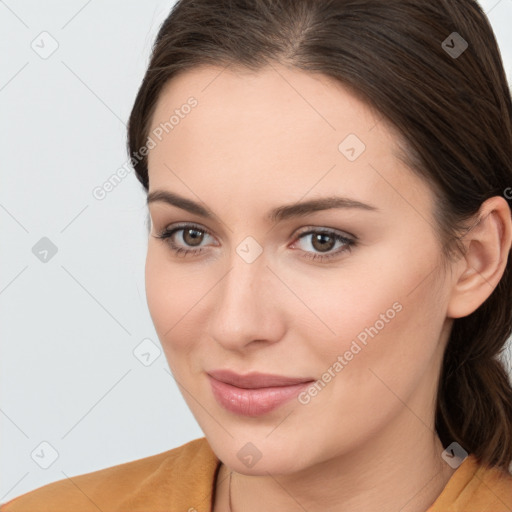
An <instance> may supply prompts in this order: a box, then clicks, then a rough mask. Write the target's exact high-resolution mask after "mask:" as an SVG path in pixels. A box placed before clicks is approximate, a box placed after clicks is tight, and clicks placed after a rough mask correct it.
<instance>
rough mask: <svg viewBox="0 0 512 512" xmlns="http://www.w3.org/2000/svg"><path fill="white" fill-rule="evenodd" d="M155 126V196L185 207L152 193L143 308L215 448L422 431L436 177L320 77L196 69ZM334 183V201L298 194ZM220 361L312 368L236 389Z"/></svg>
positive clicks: (265, 467) (429, 376) (270, 447)
mask: <svg viewBox="0 0 512 512" xmlns="http://www.w3.org/2000/svg"><path fill="white" fill-rule="evenodd" d="M191 97H192V99H191ZM172 116H173V117H172ZM170 119H171V120H170ZM149 135H150V137H151V138H152V139H153V143H152V144H151V146H154V147H152V149H151V151H150V153H149V157H148V164H149V193H150V194H153V195H155V193H156V192H157V191H159V192H166V193H168V194H174V195H176V196H180V197H182V198H183V199H184V200H186V201H187V203H186V204H188V205H192V203H195V204H197V206H196V207H194V209H193V210H194V211H188V209H187V208H184V207H183V208H180V207H178V206H175V205H172V204H171V202H166V201H165V200H163V199H162V197H163V196H162V195H160V199H158V198H156V199H155V200H154V201H150V202H149V210H150V216H151V232H150V236H149V242H148V253H147V260H146V293H147V299H148V305H149V310H150V314H151V317H152V320H153V322H154V325H155V328H156V331H157V333H158V336H159V338H160V341H161V343H162V346H163V349H164V351H165V354H166V357H167V360H168V363H169V366H170V368H171V371H172V373H173V375H174V377H175V379H176V381H177V382H178V384H179V386H180V388H181V390H182V393H183V396H184V398H185V400H186V402H187V404H188V406H189V407H190V409H191V411H192V413H193V414H194V416H195V418H196V419H197V421H198V423H199V425H200V427H201V428H202V430H203V431H204V433H205V435H206V437H207V438H208V440H209V442H210V445H211V446H212V448H213V450H214V451H215V452H216V454H217V456H218V457H219V458H220V459H221V460H223V461H224V462H225V463H226V464H227V465H228V466H230V467H232V468H233V469H235V470H236V471H238V472H241V473H245V474H265V473H266V472H267V471H268V472H270V473H274V474H279V473H288V472H293V471H298V470H301V469H304V468H306V467H309V466H311V465H313V464H315V463H319V462H322V461H326V460H328V459H331V458H333V457H336V456H347V457H348V456H356V454H357V456H358V457H368V460H371V458H372V457H376V456H378V454H379V453H380V452H379V450H384V449H385V450H387V451H386V452H382V453H389V450H390V449H391V450H392V449H393V444H392V443H397V445H398V444H400V443H410V444H411V445H414V440H415V439H416V438H417V437H418V436H423V435H430V436H432V431H433V428H434V427H433V415H434V403H435V392H436V384H437V382H436V381H437V376H438V372H439V366H440V363H441V359H442V354H443V349H444V344H445V342H446V339H447V335H448V333H449V326H450V322H451V320H450V319H447V318H446V310H447V305H448V302H449V293H450V283H448V282H445V281H443V280H442V279H441V278H440V271H441V267H440V264H439V262H440V247H439V245H438V242H437V239H436V238H435V235H434V231H433V230H434V225H435V223H434V219H433V195H432V192H431V190H430V189H429V187H428V186H427V185H426V184H425V183H424V182H422V181H421V180H420V179H419V178H418V177H416V176H415V175H413V174H412V173H411V171H409V170H408V169H407V168H406V167H405V166H404V165H403V164H402V163H401V162H400V161H399V160H398V159H397V158H396V156H395V155H394V154H393V150H394V143H395V139H394V138H393V137H394V136H393V134H392V132H391V131H389V129H388V128H386V126H385V124H384V122H383V121H382V120H380V119H379V117H378V116H376V115H374V113H373V112H372V111H371V110H370V109H369V108H368V107H367V106H366V105H365V104H364V103H362V102H361V101H359V100H358V99H356V98H355V97H354V96H353V95H351V94H350V93H348V92H347V91H346V90H345V89H344V88H342V87H341V86H340V85H338V84H336V83H335V82H333V81H332V80H330V79H328V78H327V77H325V76H323V75H319V74H315V75H313V74H308V73H305V72H301V71H298V70H291V69H287V68H284V67H282V66H280V65H277V64H275V65H273V66H272V67H268V68H266V69H265V70H263V71H260V72H258V73H257V74H249V73H248V72H243V73H242V72H234V71H232V70H231V68H228V69H223V68H214V67H201V68H197V69H195V70H194V71H187V72H185V73H183V74H181V75H179V76H177V77H175V78H174V79H173V80H171V81H170V82H169V83H168V84H167V86H166V87H165V88H164V90H163V92H162V93H161V95H160V98H159V101H158V104H157V107H156V110H155V113H154V116H153V118H152V125H151V128H150V133H149ZM155 197H156V196H155ZM328 197H340V198H341V197H342V198H345V199H346V201H345V202H344V203H343V202H342V201H340V202H339V203H338V204H337V205H336V207H333V206H335V205H334V203H332V204H331V205H327V206H326V205H324V206H323V207H321V206H318V205H317V206H318V207H317V208H306V207H304V208H300V207H299V205H301V204H303V203H304V204H305V205H308V203H309V202H311V201H313V202H314V201H319V200H322V199H325V198H328ZM365 205H366V206H365ZM329 206H331V207H329ZM283 207H286V208H283ZM202 209H204V210H205V211H207V212H210V216H206V215H204V214H202V213H204V212H202V213H201V210H202ZM276 209H277V210H276ZM190 210H192V209H190ZM274 211H277V212H278V213H277V215H274V216H271V212H274ZM176 228H182V229H181V230H180V229H177V230H176V232H175V233H174V234H173V235H172V236H170V238H166V239H160V238H157V236H158V235H159V234H161V233H162V232H163V231H165V230H166V229H167V230H168V231H171V230H173V229H176ZM347 240H348V241H347ZM171 244H174V246H175V248H176V250H179V251H186V250H188V251H192V252H190V253H187V254H185V253H184V252H179V253H177V252H176V251H175V250H174V249H173V248H172V245H171ZM313 258H316V259H313ZM321 258H323V259H321ZM217 370H231V371H232V372H235V373H236V374H240V375H243V376H245V375H247V374H252V373H253V372H259V373H265V374H275V375H278V376H283V377H291V378H298V379H301V380H303V381H310V382H309V384H307V383H306V384H302V385H298V386H294V387H291V386H288V387H281V388H280V389H276V388H275V387H274V388H273V389H271V390H266V391H265V390H262V389H260V390H256V391H255V390H253V391H248V390H245V391H244V390H237V388H236V387H233V386H230V385H226V384H224V385H222V384H219V383H218V381H217V382H216V381H215V380H212V378H211V377H210V376H209V373H211V372H214V371H217ZM311 381H316V384H314V382H311ZM212 383H213V384H214V386H213V387H212ZM215 384H216V385H215ZM251 384H252V387H254V386H256V387H262V386H264V385H267V386H268V385H270V384H276V383H273V382H271V381H261V382H259V383H257V382H256V383H255V382H252V383H250V382H246V383H245V386H249V385H251ZM214 389H215V390H216V391H215V393H214ZM283 396H286V397H288V399H287V400H281V398H282V397H283ZM222 397H224V398H222ZM276 397H277V398H276ZM280 397H281V398H280ZM290 397H291V398H290ZM384 447H385V448H384Z"/></svg>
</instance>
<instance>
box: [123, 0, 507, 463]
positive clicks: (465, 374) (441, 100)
mask: <svg viewBox="0 0 512 512" xmlns="http://www.w3.org/2000/svg"><path fill="white" fill-rule="evenodd" d="M453 32H457V34H458V35H454V34H453ZM461 38H462V39H461ZM465 42H466V43H467V45H468V46H467V48H466V49H465V50H464V47H465V45H464V43H465ZM455 50H458V51H459V53H460V51H461V50H464V51H462V53H460V55H457V54H456V53H454V51H455ZM272 61H274V62H279V63H281V64H284V65H287V66H289V67H291V68H295V69H299V70H304V71H308V72H319V73H322V74H324V75H326V76H328V77H332V78H334V79H336V80H338V81H339V82H340V83H341V84H342V85H344V86H345V87H346V88H348V89H350V90H351V91H352V92H353V93H354V94H356V95H358V97H360V98H361V99H362V100H363V101H364V102H365V103H366V104H367V105H369V107H371V108H374V109H375V110H376V112H379V113H380V115H381V116H382V118H383V120H384V121H385V122H386V123H388V124H389V126H390V127H393V128H395V129H396V130H397V133H398V134H399V139H400V141H401V147H402V148H403V149H404V153H403V154H401V156H399V157H400V158H402V159H403V160H404V162H405V163H406V164H407V165H408V166H409V167H410V169H411V170H412V171H413V172H415V173H416V174H417V175H418V176H420V177H422V178H423V179H425V180H427V182H428V183H429V184H430V186H431V187H433V189H434V190H435V192H436V199H437V203H436V211H435V215H436V220H437V225H436V233H437V235H438V236H439V239H440V241H441V242H442V247H443V254H444V255H445V256H449V255H450V254H451V253H452V249H454V248H457V249H459V250H461V249H462V246H461V244H460V234H461V233H463V232H464V230H465V229H467V226H466V223H468V222H469V221H470V219H472V218H473V216H474V215H475V214H476V213H477V212H478V210H479V207H480V206H481V204H482V202H483V201H485V200H486V199H488V198H490V197H492V196H495V195H502V194H503V193H504V191H505V190H506V189H507V187H509V186H511V185H512V126H511V124H512V123H511V121H512V102H511V95H510V90H509V87H508V84H507V80H506V76H505V72H504V70H503V63H502V60H501V55H500V51H499V48H498V45H497V42H496V39H495V36H494V33H493V31H492V28H491V26H490V24H489V21H488V19H487V17H486V16H485V14H484V12H483V11H482V9H481V7H480V6H479V5H478V4H477V3H476V1H473V0H386V1H382V0H181V1H178V2H177V3H176V4H175V5H174V7H173V8H172V11H171V13H170V15H169V16H168V17H167V19H166V20H165V21H164V23H163V24H162V26H161V28H160V30H159V32H158V35H157V38H156V40H155V43H154V46H153V52H152V56H151V60H150V63H149V67H148V69H147V72H146V74H145V76H144V80H143V82H142V85H141V87H140V89H139V91H138V94H137V97H136V100H135V104H134V106H133V110H132V112H131V116H130V119H129V126H128V151H129V152H130V156H131V162H132V165H133V167H134V169H135V171H136V175H137V178H138V180H139V181H140V182H141V183H142V185H143V186H144V188H145V189H146V190H148V185H149V184H148V168H147V158H146V155H145V154H143V153H145V152H144V151H143V152H142V153H141V152H140V150H141V148H144V146H145V145H146V144H147V138H148V135H149V129H150V123H151V120H152V115H153V112H154V109H155V105H156V102H157V100H158V97H159V94H160V92H161V90H162V87H163V86H164V84H165V83H166V82H167V81H168V80H169V79H171V78H172V77H174V76H176V74H177V73H179V72H182V71H186V70H188V69H191V68H194V67H196V66H199V65H208V64H210V65H214V66H223V65H225V66H228V65H231V64H233V65H237V66H241V67H245V68H247V69H249V70H252V71H257V70H258V69H261V68H262V67H264V66H265V65H266V64H268V63H271V62H272ZM505 195H506V196H507V195H508V194H505ZM507 198H508V199H510V197H507ZM509 205H510V203H509ZM445 261H446V260H445ZM510 267H511V260H510V258H509V259H508V261H507V266H506V269H505V272H504V275H503V276H502V279H501V280H500V282H499V283H498V285H497V286H496V288H495V289H494V291H493V292H492V294H491V296H490V297H489V298H488V299H487V300H486V301H485V302H484V303H483V304H482V305H481V306H480V307H479V308H478V309H477V310H476V311H474V312H473V313H472V314H470V315H468V316H466V317H464V318H458V319H456V320H455V321H454V324H453V329H452V332H451V335H450V339H449V342H448V344H447V347H446V351H445V355H444V360H443V365H442V368H441V372H440V379H439V385H438V394H437V404H436V417H435V428H436V431H437V433H438V435H439V437H440V439H441V442H442V443H443V446H445V447H446V446H447V445H449V444H450V443H451V442H452V441H456V442H458V443H459V444H460V445H461V446H462V447H463V448H464V449H465V450H466V451H468V452H470V453H472V454H473V455H474V456H476V457H477V459H478V460H479V462H484V463H488V464H490V465H493V466H498V467H501V468H503V469H505V470H507V469H508V466H509V464H510V463H511V461H512V388H511V385H510V381H509V379H508V375H507V372H506V369H505V367H504V365H503V362H502V361H501V360H500V357H501V356H502V355H503V350H504V347H505V344H506V341H507V338H508V337H509V336H510V334H511V330H512V273H511V268H510Z"/></svg>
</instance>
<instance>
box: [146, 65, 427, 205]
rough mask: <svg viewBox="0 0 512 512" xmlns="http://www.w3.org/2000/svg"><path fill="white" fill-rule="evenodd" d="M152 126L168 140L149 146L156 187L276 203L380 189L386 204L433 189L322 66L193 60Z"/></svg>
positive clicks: (168, 88) (382, 126)
mask: <svg viewBox="0 0 512 512" xmlns="http://www.w3.org/2000/svg"><path fill="white" fill-rule="evenodd" d="M191 98H192V100H191ZM188 105H194V106H193V107H189V106H188ZM171 118H172V121H171V122H170V120H171ZM155 130H157V131H158V130H159V133H160V138H161V140H157V139H156V138H155V137H153V138H154V139H155V142H156V145H155V147H154V148H153V149H152V150H151V151H150V152H149V154H148V168H149V178H150V179H149V182H150V190H154V189H156V188H170V189H173V190H176V191H178V189H179V191H181V192H186V191H187V188H188V189H189V190H188V194H189V196H190V191H191V190H192V191H197V192H199V191H201V193H203V194H207V193H208V190H209V189H210V187H212V186H213V187H218V186H222V187H224V190H225V193H226V194H230V191H235V190H236V194H237V195H238V196H242V197H243V196H244V195H246V196H247V198H250V197H254V196H255V195H258V194H259V195H260V197H265V198H268V200H269V202H270V203H272V204H280V203H282V202H283V200H285V201H286V200H292V201H293V200H299V199H300V198H302V197H303V196H305V195H306V194H307V195H308V196H309V197H314V196H315V195H316V196H321V195H325V194H326V193H327V192H329V193H333V192H336V193H339V192H343V193H344V195H350V196H351V197H353V198H354V199H359V200H364V199H367V200H369V198H370V197H372V198H375V197H376V196H378V203H379V205H380V206H385V205H389V206H391V205H392V204H394V205H395V206H396V203H397V201H400V198H399V197H398V196H400V195H401V196H402V203H403V202H404V201H403V199H404V194H405V195H410V196H412V197H414V200H415V203H416V204H418V203H421V201H422V199H421V197H420V196H428V195H429V191H428V187H426V186H425V184H424V183H423V182H421V181H420V180H419V178H418V177H417V176H415V175H414V174H413V173H412V172H411V171H410V170H408V169H407V168H406V167H405V166H404V165H403V164H402V163H401V162H400V161H399V160H398V159H397V158H396V155H395V151H397V149H398V146H397V141H398V138H397V134H396V132H395V131H394V130H393V129H392V128H391V127H390V126H389V125H387V124H386V123H385V122H384V120H383V119H382V117H381V116H380V115H379V113H378V112H375V111H374V110H373V109H371V108H370V107H369V106H368V105H367V104H366V103H364V102H363V101H362V100H360V99H359V98H358V97H356V95H354V94H352V93H351V92H350V91H349V90H348V89H346V88H345V87H343V86H342V85H341V84H340V83H338V82H336V81H335V80H334V79H332V78H330V77H327V76H325V75H322V74H318V73H316V74H313V73H307V72H304V71H301V70H296V69H289V68H286V67H284V66H281V65H278V64H272V65H271V66H268V67H266V68H264V69H262V70H260V71H258V72H250V71H248V70H245V69H241V68H232V67H228V68H223V67H212V66H202V67H199V68H195V69H193V70H188V71H186V72H184V73H181V74H179V75H178V76H176V77H174V78H173V79H172V80H170V81H169V82H168V83H167V84H166V85H165V86H164V88H163V89H162V92H161V94H160V96H159V99H158V102H157V105H156V108H155V111H154V115H153V118H152V123H151V128H150V134H151V133H155ZM269 185H271V186H269ZM184 186H185V188H184ZM309 197H308V198H309ZM205 199H206V198H205ZM374 202H375V201H374ZM405 204H407V201H405ZM402 206H404V205H402ZM429 206H430V197H424V208H428V207H429ZM419 207H420V208H421V205H420V206H419Z"/></svg>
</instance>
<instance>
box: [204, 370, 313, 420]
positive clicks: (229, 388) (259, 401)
mask: <svg viewBox="0 0 512 512" xmlns="http://www.w3.org/2000/svg"><path fill="white" fill-rule="evenodd" d="M207 374H208V379H209V381H210V386H211V389H212V393H213V396H214V397H215V399H216V400H217V402H218V403H219V405H221V406H222V407H223V408H224V409H226V410H228V411H230V412H232V413H235V414H238V415H242V416H252V417H254V416H261V415H263V414H266V413H268V412H270V411H273V410H275V409H277V408H278V407H280V406H282V405H284V404H285V403H286V402H288V401H290V400H291V399H292V398H296V397H297V395H298V394H299V393H300V392H301V391H302V390H303V389H305V388H307V387H308V386H309V385H310V384H311V383H312V382H314V381H315V379H313V378H311V377H307V378H303V377H285V376H282V375H271V374H265V373H258V372H253V373H250V374H246V375H240V374H237V373H234V372H232V371H230V370H213V371H210V372H208V373H207Z"/></svg>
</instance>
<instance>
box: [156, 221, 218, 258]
mask: <svg viewBox="0 0 512 512" xmlns="http://www.w3.org/2000/svg"><path fill="white" fill-rule="evenodd" d="M180 231H181V232H182V233H181V234H180V235H179V236H176V237H175V236H174V235H175V234H177V233H179V232H180ZM205 235H206V236H209V237H211V236H212V235H210V233H208V231H206V230H205V229H204V228H202V227H200V226H197V225H195V224H182V225H181V226H175V227H173V228H172V229H169V228H165V229H164V230H163V231H161V232H160V233H158V235H155V238H159V239H162V240H165V241H166V242H167V244H168V245H169V247H170V248H171V250H172V251H173V252H174V253H175V254H176V255H178V254H181V255H182V256H186V255H187V254H189V253H192V254H198V253H200V252H201V251H202V250H203V248H202V247H199V246H200V244H201V242H203V240H204V239H205ZM176 238H178V240H180V239H181V242H182V243H183V244H184V245H185V248H184V247H183V246H182V245H179V244H178V243H176V240H175V239H176ZM188 247H192V249H188ZM194 247H197V249H194Z"/></svg>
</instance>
